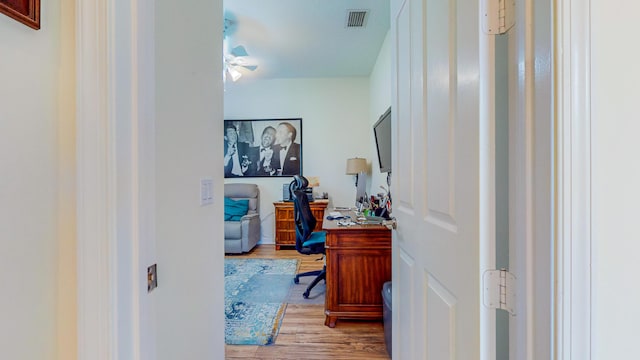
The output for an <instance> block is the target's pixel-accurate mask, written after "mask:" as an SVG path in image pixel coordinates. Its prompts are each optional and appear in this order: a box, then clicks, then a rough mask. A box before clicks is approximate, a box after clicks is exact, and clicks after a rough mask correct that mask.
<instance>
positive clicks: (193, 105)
mask: <svg viewBox="0 0 640 360" xmlns="http://www.w3.org/2000/svg"><path fill="white" fill-rule="evenodd" d="M222 18H223V17H222V1H221V0H215V1H189V4H188V6H185V4H184V2H180V1H178V2H176V1H172V0H160V1H158V2H156V24H155V26H156V44H155V50H156V96H157V97H156V119H157V120H156V211H157V212H156V215H157V218H156V234H157V242H156V246H157V248H156V251H157V260H158V288H157V289H156V290H154V293H153V296H155V297H156V316H157V317H156V324H157V327H156V331H157V351H156V352H157V355H158V359H167V360H174V359H223V358H224V312H223V308H224V291H223V289H224V266H223V264H224V260H223V259H224V258H223V254H224V241H223V239H224V234H223V226H222V223H223V212H222V204H223V202H222V198H223V195H222V194H223V193H222V188H223V187H222V183H223V175H222V171H220V169H222V156H221V149H222V140H223V135H222V134H223V133H222V125H221V123H222V107H223V104H222V96H223V91H222V77H221V71H220V69H222V57H221V53H222V28H223V25H222ZM216 35H217V36H216ZM205 177H208V178H213V186H214V201H215V203H214V205H212V206H204V207H202V206H200V204H199V191H200V185H199V183H200V179H201V178H205Z"/></svg>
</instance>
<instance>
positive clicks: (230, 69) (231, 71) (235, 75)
mask: <svg viewBox="0 0 640 360" xmlns="http://www.w3.org/2000/svg"><path fill="white" fill-rule="evenodd" d="M227 73H229V76H231V80H232V81H233V82H236V81H238V79H240V78H241V77H242V73H241V72H240V71H238V69H236V68H234V67H232V66H228V67H227Z"/></svg>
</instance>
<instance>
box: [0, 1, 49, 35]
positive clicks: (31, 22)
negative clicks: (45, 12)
mask: <svg viewBox="0 0 640 360" xmlns="http://www.w3.org/2000/svg"><path fill="white" fill-rule="evenodd" d="M0 13H2V14H5V15H7V16H9V17H10V18H12V19H14V20H17V21H19V22H21V23H23V24H25V25H27V26H28V27H30V28H33V29H36V30H39V29H40V0H0Z"/></svg>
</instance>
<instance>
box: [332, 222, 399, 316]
mask: <svg viewBox="0 0 640 360" xmlns="http://www.w3.org/2000/svg"><path fill="white" fill-rule="evenodd" d="M352 218H354V219H355V216H353V215H352ZM323 229H324V230H325V231H327V240H326V244H325V248H326V252H327V258H326V260H327V292H326V297H325V302H324V307H325V311H324V312H325V315H326V319H325V322H324V324H325V325H327V326H329V327H331V328H332V327H335V326H336V321H337V320H338V319H340V318H349V319H374V320H377V319H382V309H383V304H382V294H381V291H382V285H383V284H384V283H385V282H386V281H390V280H391V230H389V229H388V228H386V227H385V226H382V225H352V226H348V227H347V226H338V225H337V221H329V220H325V221H324V226H323Z"/></svg>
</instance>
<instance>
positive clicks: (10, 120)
mask: <svg viewBox="0 0 640 360" xmlns="http://www.w3.org/2000/svg"><path fill="white" fill-rule="evenodd" d="M74 21H75V20H74V4H73V1H66V0H51V1H43V2H42V9H41V25H42V28H41V29H40V30H38V31H36V30H33V29H31V28H28V27H26V26H25V25H23V24H21V23H18V22H17V21H15V20H13V19H10V18H9V17H7V16H5V15H3V14H0V54H1V55H0V79H2V80H1V81H0V169H2V175H1V176H0V201H1V205H0V287H1V289H2V290H1V291H2V295H1V296H0V314H1V315H0V319H1V320H0V323H1V324H2V325H0V349H1V350H0V353H1V357H2V358H3V359H56V358H57V359H74V358H75V348H76V336H75V333H76V330H75V329H76V327H75V323H76V305H75V304H76V302H75V298H76V284H75V235H74V234H75V215H74V213H75V195H74V194H75V180H74V178H75V175H74V167H75V160H74V159H75V153H74V141H75V133H74V127H75V123H74V98H75V94H74V91H75V89H74V83H75V81H74V74H75V72H74V71H75V69H74V67H75V64H74V56H73V24H74ZM67 24H69V25H67Z"/></svg>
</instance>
